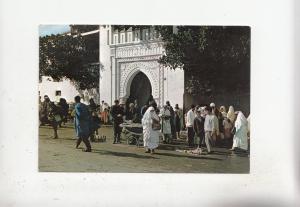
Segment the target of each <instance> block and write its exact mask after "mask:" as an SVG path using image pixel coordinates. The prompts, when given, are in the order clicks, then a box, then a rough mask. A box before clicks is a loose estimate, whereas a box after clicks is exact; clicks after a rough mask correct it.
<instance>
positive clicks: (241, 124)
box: [231, 111, 248, 151]
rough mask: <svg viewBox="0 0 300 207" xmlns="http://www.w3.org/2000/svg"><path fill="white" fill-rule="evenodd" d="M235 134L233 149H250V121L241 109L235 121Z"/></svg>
mask: <svg viewBox="0 0 300 207" xmlns="http://www.w3.org/2000/svg"><path fill="white" fill-rule="evenodd" d="M234 127H235V134H234V137H233V144H232V148H231V150H232V151H233V150H234V149H235V148H239V149H243V150H247V149H248V137H247V132H248V122H247V119H246V117H245V116H244V114H243V113H242V112H241V111H239V112H238V115H237V117H236V120H235V123H234Z"/></svg>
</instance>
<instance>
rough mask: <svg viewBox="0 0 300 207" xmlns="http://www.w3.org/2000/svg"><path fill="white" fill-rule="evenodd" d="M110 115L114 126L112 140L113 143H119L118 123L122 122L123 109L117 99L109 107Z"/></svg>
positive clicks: (120, 129)
mask: <svg viewBox="0 0 300 207" xmlns="http://www.w3.org/2000/svg"><path fill="white" fill-rule="evenodd" d="M111 115H112V117H113V123H114V124H113V128H114V142H113V144H116V143H120V137H121V132H122V128H121V127H120V124H122V123H123V116H124V109H123V108H122V107H121V106H120V105H119V100H115V105H113V106H112V108H111Z"/></svg>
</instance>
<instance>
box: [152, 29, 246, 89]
mask: <svg viewBox="0 0 300 207" xmlns="http://www.w3.org/2000/svg"><path fill="white" fill-rule="evenodd" d="M156 29H157V30H158V31H159V32H160V34H161V37H162V40H163V42H164V46H165V51H166V52H165V54H164V55H163V56H162V57H161V58H160V63H161V64H163V65H165V66H167V67H169V68H171V69H176V68H182V69H183V70H184V71H185V72H186V75H187V76H186V77H188V80H186V86H187V88H186V89H187V90H189V91H190V93H196V94H199V93H204V92H205V91H207V90H210V91H216V90H223V89H224V88H227V89H230V90H232V89H234V88H237V87H239V88H244V89H246V90H249V84H250V28H249V27H234V26H226V27H222V26H201V27H200V26H177V27H176V29H175V30H174V27H173V26H157V27H156Z"/></svg>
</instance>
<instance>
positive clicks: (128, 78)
mask: <svg viewBox="0 0 300 207" xmlns="http://www.w3.org/2000/svg"><path fill="white" fill-rule="evenodd" d="M95 32H99V38H100V39H99V56H100V57H99V61H100V63H101V64H102V65H103V69H102V70H101V71H100V79H99V91H91V90H89V91H87V90H85V91H79V90H77V89H76V87H75V85H74V84H73V83H72V82H71V81H69V80H67V79H64V80H63V81H59V82H55V81H53V80H52V79H51V78H49V77H43V78H42V81H41V82H40V83H39V94H40V96H41V98H42V101H43V96H44V95H48V96H49V97H50V99H51V100H53V101H59V98H65V99H66V100H67V102H73V101H74V97H75V96H76V95H81V96H82V97H83V102H85V103H87V102H88V100H89V99H90V98H94V100H95V102H96V103H101V101H102V100H104V101H105V102H107V103H108V104H109V105H112V104H113V103H114V100H116V99H119V100H120V99H121V100H123V101H125V102H127V103H128V102H133V101H134V100H138V102H140V103H139V105H140V106H141V105H143V104H145V103H146V102H147V99H148V98H149V96H150V95H152V97H153V99H154V100H155V101H156V102H157V104H158V105H159V106H162V105H164V104H165V102H166V101H170V102H171V105H172V106H174V105H175V104H178V105H179V107H181V108H182V107H183V93H184V72H183V70H182V69H179V68H178V69H176V70H171V69H168V68H165V67H164V66H162V65H161V64H159V62H158V60H159V58H160V57H161V56H162V55H163V54H164V52H165V50H164V46H163V42H162V40H161V38H160V36H159V34H158V32H157V31H155V30H154V27H150V28H147V29H135V30H133V29H132V28H129V29H127V30H121V31H119V30H115V29H114V26H111V25H101V26H100V28H99V30H98V31H92V33H95ZM89 33H90V32H89ZM89 33H86V34H83V35H88V34H89Z"/></svg>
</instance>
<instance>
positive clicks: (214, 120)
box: [39, 95, 250, 153]
mask: <svg viewBox="0 0 300 207" xmlns="http://www.w3.org/2000/svg"><path fill="white" fill-rule="evenodd" d="M74 100H75V105H74V107H71V106H69V105H68V104H67V102H66V100H65V99H63V98H61V99H60V101H59V103H57V104H55V103H54V102H51V101H50V98H49V97H48V96H47V95H45V96H44V102H41V100H40V111H39V112H40V113H39V115H40V124H41V125H44V124H49V125H51V126H52V128H53V131H54V136H53V138H58V133H57V128H58V127H62V124H65V123H66V122H67V121H68V120H72V121H74V127H75V132H76V136H77V143H76V148H78V147H79V145H80V143H81V142H84V144H85V146H86V149H85V150H84V151H86V152H90V151H91V144H90V141H92V142H93V141H94V140H95V136H97V135H98V129H99V128H100V124H101V123H102V124H108V123H112V124H113V132H114V133H113V134H114V141H113V144H118V143H120V142H121V133H122V127H121V126H120V125H121V124H122V123H123V122H127V121H129V122H130V123H141V124H142V127H143V142H144V147H145V148H146V152H147V153H154V150H155V149H156V148H157V147H158V145H159V142H160V141H159V137H160V135H161V136H162V143H164V144H170V143H172V142H173V141H174V140H176V139H182V138H183V137H182V136H181V132H182V131H186V132H187V136H186V141H187V145H188V146H189V147H190V148H196V149H198V150H199V152H200V153H202V151H203V150H204V148H203V146H206V151H207V153H212V151H213V150H212V148H213V147H216V146H217V147H228V148H230V150H236V149H239V150H244V151H247V150H248V141H249V136H250V131H249V124H250V120H249V117H248V120H247V119H246V117H245V116H244V114H243V113H242V112H241V111H234V108H233V106H230V107H229V109H228V111H227V110H226V107H225V106H221V107H219V108H217V107H216V106H215V104H214V103H211V104H210V105H206V106H201V105H198V106H195V105H191V107H190V109H189V110H188V111H187V113H186V114H183V110H182V109H181V108H179V106H178V104H176V105H175V107H174V108H173V107H172V106H171V103H170V102H169V101H167V102H166V104H165V105H164V106H162V107H158V106H157V104H156V102H155V101H154V100H153V99H152V100H149V102H148V104H146V105H144V106H142V107H139V105H138V103H137V100H135V101H134V103H127V104H126V103H125V102H124V101H122V100H120V101H119V100H115V102H114V105H113V106H112V107H110V106H109V105H108V104H107V103H105V102H104V101H102V102H101V104H100V105H97V104H96V103H95V102H94V100H93V99H90V100H89V104H88V105H86V104H84V103H81V97H80V96H76V97H75V99H74Z"/></svg>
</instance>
